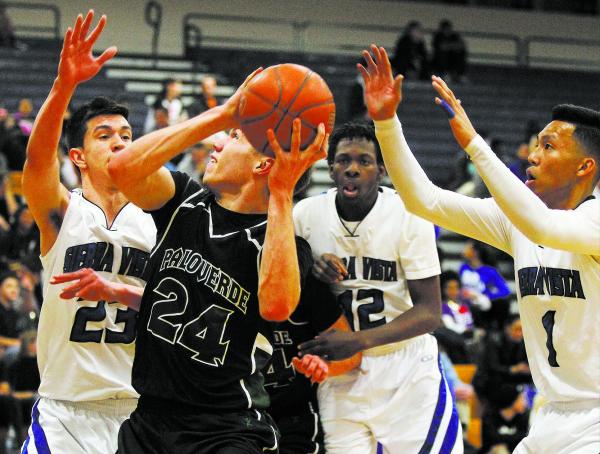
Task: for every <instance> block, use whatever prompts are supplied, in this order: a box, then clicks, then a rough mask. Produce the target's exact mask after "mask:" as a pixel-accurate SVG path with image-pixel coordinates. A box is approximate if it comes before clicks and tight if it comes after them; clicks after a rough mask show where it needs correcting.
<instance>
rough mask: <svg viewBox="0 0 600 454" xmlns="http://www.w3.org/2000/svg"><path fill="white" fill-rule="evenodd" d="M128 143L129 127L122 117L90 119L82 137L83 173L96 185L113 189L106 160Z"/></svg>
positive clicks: (106, 116) (129, 141) (107, 116)
mask: <svg viewBox="0 0 600 454" xmlns="http://www.w3.org/2000/svg"><path fill="white" fill-rule="evenodd" d="M130 143H131V126H130V125H129V122H128V121H127V120H126V119H125V117H123V116H122V115H99V116H97V117H94V118H91V119H90V120H88V122H87V130H86V132H85V135H84V137H83V159H84V161H85V167H84V169H85V170H84V172H85V173H87V174H88V175H89V177H90V178H91V180H92V181H94V182H95V183H96V184H101V185H107V186H108V187H113V186H114V184H113V183H112V180H111V179H110V176H109V174H108V160H109V158H110V156H111V155H112V154H113V153H118V152H119V151H121V150H123V149H124V148H125V147H126V146H127V145H129V144H130ZM84 172H82V174H83V173H84Z"/></svg>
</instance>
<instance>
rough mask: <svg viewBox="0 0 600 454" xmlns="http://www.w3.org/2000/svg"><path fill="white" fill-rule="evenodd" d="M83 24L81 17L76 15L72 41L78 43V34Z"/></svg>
mask: <svg viewBox="0 0 600 454" xmlns="http://www.w3.org/2000/svg"><path fill="white" fill-rule="evenodd" d="M82 22H83V17H82V16H81V14H78V15H77V20H76V21H75V27H74V28H73V41H74V42H77V41H79V34H80V32H81V24H82Z"/></svg>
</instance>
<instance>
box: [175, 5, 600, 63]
mask: <svg viewBox="0 0 600 454" xmlns="http://www.w3.org/2000/svg"><path fill="white" fill-rule="evenodd" d="M232 24H234V25H233V26H232ZM235 24H246V27H238V26H235ZM248 24H252V26H251V27H250V26H248ZM183 30H184V33H183V40H184V47H185V48H186V49H187V50H188V51H190V50H191V48H194V42H193V36H191V34H190V33H189V31H192V30H194V31H195V32H196V33H198V32H200V33H201V34H202V42H203V45H206V46H208V47H219V46H221V47H240V48H243V49H265V48H266V49H269V50H285V51H293V52H311V53H332V54H350V53H352V54H356V53H357V52H359V51H360V50H362V49H364V47H365V45H368V44H370V43H372V42H377V43H379V44H381V45H384V46H386V47H387V48H388V49H390V50H391V49H393V47H394V44H395V42H396V40H397V38H398V36H399V34H400V32H401V31H402V29H401V28H398V27H392V26H385V25H376V26H375V25H365V24H347V23H346V24H339V23H331V22H327V21H319V20H315V21H295V20H289V19H265V18H264V17H251V16H242V15H231V14H228V15H220V14H203V13H189V14H186V15H185V16H184V17H183ZM223 30H226V32H224V31H223ZM425 33H426V36H427V38H428V39H431V37H432V36H433V34H434V33H435V30H433V29H425ZM461 34H462V36H463V37H464V39H465V41H466V42H467V45H468V48H469V60H470V61H472V62H477V63H500V64H509V65H523V66H542V65H545V66H561V67H577V68H579V69H588V70H598V69H600V41H595V40H584V39H573V38H565V39H563V38H560V39H559V38H547V37H541V36H530V37H527V38H524V39H522V38H520V37H518V36H516V35H512V34H504V33H487V32H471V31H464V32H461ZM540 44H541V46H539V45H540ZM546 46H547V48H559V47H560V48H561V50H562V51H561V52H555V53H554V54H552V55H546V54H547V53H548V49H544V47H546ZM538 47H539V48H538ZM565 48H568V49H569V50H568V51H564V49H565Z"/></svg>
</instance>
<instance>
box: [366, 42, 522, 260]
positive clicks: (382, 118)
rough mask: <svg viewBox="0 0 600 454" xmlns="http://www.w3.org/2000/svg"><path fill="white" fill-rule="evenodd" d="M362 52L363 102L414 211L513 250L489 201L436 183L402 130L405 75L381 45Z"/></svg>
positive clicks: (389, 166) (394, 179) (394, 177)
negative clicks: (392, 64) (400, 110)
mask: <svg viewBox="0 0 600 454" xmlns="http://www.w3.org/2000/svg"><path fill="white" fill-rule="evenodd" d="M371 53H372V54H373V56H371V54H370V53H369V52H368V51H364V52H363V56H364V58H365V60H366V62H367V66H366V67H364V66H363V65H361V64H359V65H357V66H358V69H359V71H360V73H361V74H362V76H363V79H364V81H365V101H366V104H367V108H368V110H369V114H370V115H371V118H373V120H374V121H375V131H376V134H377V139H378V141H379V144H380V146H381V151H382V154H383V158H384V161H385V164H386V168H387V172H388V174H389V175H390V178H391V179H392V182H393V183H394V187H395V189H396V191H397V192H398V194H400V196H401V197H402V200H403V201H404V204H405V206H406V208H407V209H408V210H409V211H411V212H412V213H414V214H416V215H418V216H420V217H422V218H424V219H427V220H429V221H431V222H433V223H434V224H436V225H439V226H440V227H443V228H446V229H448V230H453V231H455V232H458V233H460V234H462V235H466V236H470V237H472V238H476V239H478V240H480V241H484V242H486V243H488V244H491V245H492V246H494V247H496V248H498V249H502V250H504V251H507V252H509V253H510V250H509V248H510V245H509V242H508V235H509V232H508V229H507V227H508V224H507V222H506V218H504V216H503V215H502V213H501V211H500V210H499V209H498V207H497V206H496V204H495V203H494V202H493V201H492V200H491V199H485V200H482V199H473V198H470V197H466V196H463V195H460V194H456V193H454V192H451V191H446V190H443V189H441V188H439V187H437V186H435V185H434V184H433V183H432V182H431V181H430V180H429V178H427V175H426V174H425V172H424V171H423V169H422V168H421V166H420V165H419V163H418V162H417V160H416V159H415V157H414V155H413V154H412V152H411V151H410V148H409V146H408V143H407V142H406V139H405V138H404V134H403V133H402V126H401V125H400V121H399V120H398V117H397V116H396V109H397V108H398V105H399V104H400V102H401V99H402V92H401V89H402V76H397V77H396V78H395V79H394V78H393V77H392V70H391V67H390V62H389V59H388V56H387V53H386V51H385V49H384V48H383V47H377V46H375V45H373V46H371Z"/></svg>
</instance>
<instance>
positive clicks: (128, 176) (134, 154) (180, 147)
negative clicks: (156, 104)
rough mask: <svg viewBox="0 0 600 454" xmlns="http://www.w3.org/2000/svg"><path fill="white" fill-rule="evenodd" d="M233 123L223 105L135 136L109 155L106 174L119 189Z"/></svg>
mask: <svg viewBox="0 0 600 454" xmlns="http://www.w3.org/2000/svg"><path fill="white" fill-rule="evenodd" d="M234 125H235V123H234V122H233V115H231V114H230V113H229V112H228V111H227V109H226V108H225V107H223V106H218V107H215V108H213V109H210V110H207V111H206V112H203V113H202V114H200V115H198V116H197V117H194V118H191V119H189V120H186V121H184V122H181V123H177V124H175V125H172V126H169V127H166V128H163V129H159V130H157V131H154V132H151V133H149V134H146V135H144V136H142V137H140V138H139V139H136V140H135V141H134V142H132V143H131V144H130V145H129V146H128V147H127V148H125V149H124V150H122V151H120V152H119V153H116V154H115V155H114V156H112V157H111V159H110V162H109V164H108V170H109V173H110V175H111V177H112V179H113V180H114V181H115V183H116V184H117V186H119V187H120V188H126V187H128V186H133V185H136V184H138V183H141V182H143V181H144V180H145V179H146V178H147V177H149V176H150V175H152V174H153V173H155V172H157V171H158V170H159V169H160V168H161V167H162V166H164V165H165V164H166V163H167V162H169V161H170V160H171V159H173V158H174V157H175V156H177V155H179V154H180V153H182V152H183V151H184V150H186V149H187V148H189V147H190V146H192V145H194V144H195V143H198V142H199V141H201V140H202V139H205V138H206V137H209V136H211V135H212V134H215V133H217V132H219V131H223V130H225V129H229V128H231V127H232V126H234Z"/></svg>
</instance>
